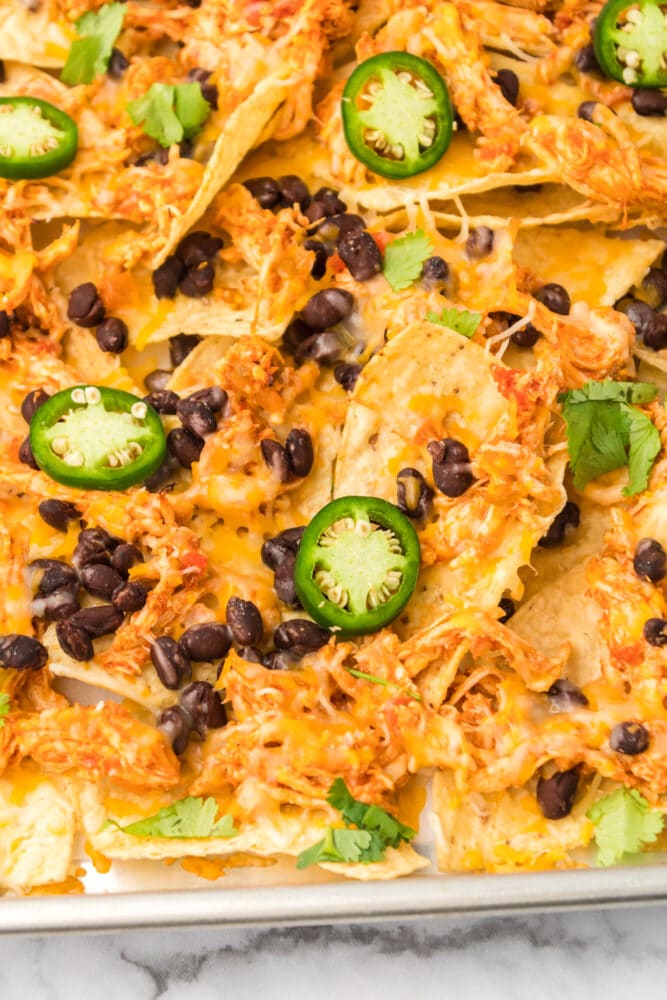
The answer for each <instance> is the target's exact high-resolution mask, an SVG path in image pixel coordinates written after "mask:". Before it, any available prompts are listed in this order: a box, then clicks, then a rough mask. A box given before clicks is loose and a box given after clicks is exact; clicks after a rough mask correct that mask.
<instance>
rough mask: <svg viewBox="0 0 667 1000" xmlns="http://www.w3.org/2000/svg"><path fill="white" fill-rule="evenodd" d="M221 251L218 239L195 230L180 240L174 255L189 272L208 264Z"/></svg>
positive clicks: (220, 241)
mask: <svg viewBox="0 0 667 1000" xmlns="http://www.w3.org/2000/svg"><path fill="white" fill-rule="evenodd" d="M221 249H222V240H221V239H220V237H218V236H211V234H210V233H207V232H205V231H204V230H202V229H197V230H195V232H193V233H188V235H187V236H185V237H184V238H183V239H182V240H181V242H180V243H179V244H178V246H177V247H176V249H175V250H174V253H175V254H176V256H177V257H179V258H180V259H181V260H182V261H183V263H184V265H185V267H186V268H188V270H189V269H190V268H193V267H198V266H199V265H200V264H205V263H210V262H211V261H212V260H213V259H214V258H215V255H216V254H217V252H218V251H219V250H221Z"/></svg>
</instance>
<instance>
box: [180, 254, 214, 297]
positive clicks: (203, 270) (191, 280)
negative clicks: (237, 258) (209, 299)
mask: <svg viewBox="0 0 667 1000" xmlns="http://www.w3.org/2000/svg"><path fill="white" fill-rule="evenodd" d="M214 278H215V268H214V267H213V264H208V263H206V264H200V265H199V267H193V268H190V270H189V271H186V272H185V275H184V276H183V277H182V278H181V280H180V281H179V283H178V287H179V290H180V291H181V292H183V295H187V297H188V298H189V299H201V298H203V297H204V295H208V293H209V292H210V291H211V289H212V288H213V280H214Z"/></svg>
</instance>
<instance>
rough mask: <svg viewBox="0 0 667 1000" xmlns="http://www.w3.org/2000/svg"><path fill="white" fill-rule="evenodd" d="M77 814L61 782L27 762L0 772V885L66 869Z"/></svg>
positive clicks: (24, 883)
mask: <svg viewBox="0 0 667 1000" xmlns="http://www.w3.org/2000/svg"><path fill="white" fill-rule="evenodd" d="M75 829H76V815H75V812H74V809H73V807H72V804H71V802H70V800H69V797H68V795H67V793H66V792H65V791H64V790H63V787H62V786H61V785H59V784H57V783H56V782H55V781H53V780H50V779H49V778H46V777H43V776H41V775H40V774H38V773H37V772H36V769H35V768H34V767H32V766H31V765H28V764H26V765H24V766H22V767H18V768H14V769H13V770H12V771H8V772H6V774H5V776H4V777H3V778H0V887H1V888H3V889H11V890H13V891H15V892H24V891H26V890H27V889H30V888H31V887H32V886H36V885H46V884H47V883H50V882H62V881H64V880H65V879H66V878H67V876H68V875H69V873H70V866H71V864H72V856H73V851H74V834H75Z"/></svg>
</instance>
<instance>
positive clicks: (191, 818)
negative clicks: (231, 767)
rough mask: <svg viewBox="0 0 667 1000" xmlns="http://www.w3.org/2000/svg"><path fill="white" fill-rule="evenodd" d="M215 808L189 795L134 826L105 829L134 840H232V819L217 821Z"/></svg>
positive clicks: (211, 802)
mask: <svg viewBox="0 0 667 1000" xmlns="http://www.w3.org/2000/svg"><path fill="white" fill-rule="evenodd" d="M217 815H218V804H217V802H216V801H215V799H214V798H212V797H209V798H207V799H199V798H194V797H193V796H191V795H189V796H188V797H187V798H185V799H180V800H179V801H178V802H174V803H173V804H172V805H170V806H165V807H164V809H160V811H159V812H156V813H155V814H154V815H153V816H147V817H146V819H140V820H138V821H137V822H136V823H129V824H128V825H127V826H121V825H120V824H119V823H117V822H116V821H115V820H108V821H107V826H115V827H117V828H118V829H119V830H120V831H121V832H122V833H129V834H130V835H131V836H133V837H165V838H167V837H169V838H177V839H182V838H185V837H234V836H236V834H237V833H238V830H237V829H236V828H235V827H234V821H233V819H232V817H231V816H223V817H222V819H219V820H218V819H217Z"/></svg>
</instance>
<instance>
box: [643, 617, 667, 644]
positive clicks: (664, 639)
mask: <svg viewBox="0 0 667 1000" xmlns="http://www.w3.org/2000/svg"><path fill="white" fill-rule="evenodd" d="M665 629H667V621H666V620H665V619H664V618H649V619H648V621H647V622H645V623H644V638H645V639H646V641H647V642H648V643H649V645H651V646H667V632H666V631H665Z"/></svg>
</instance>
